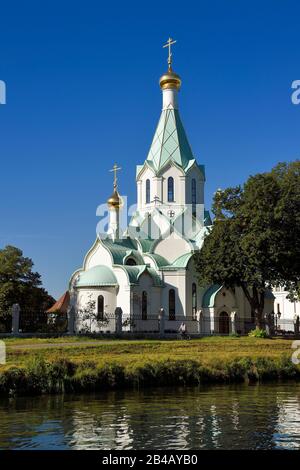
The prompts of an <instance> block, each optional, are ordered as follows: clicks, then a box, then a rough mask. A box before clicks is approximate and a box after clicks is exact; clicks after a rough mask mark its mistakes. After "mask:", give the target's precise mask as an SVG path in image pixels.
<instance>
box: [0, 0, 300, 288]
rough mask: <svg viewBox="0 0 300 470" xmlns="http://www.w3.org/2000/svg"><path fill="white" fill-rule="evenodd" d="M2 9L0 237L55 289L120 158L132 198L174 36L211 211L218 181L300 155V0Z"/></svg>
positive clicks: (89, 233)
mask: <svg viewBox="0 0 300 470" xmlns="http://www.w3.org/2000/svg"><path fill="white" fill-rule="evenodd" d="M0 18H1V20H0V21H1V27H0V80H4V81H5V82H6V85H7V104H6V105H1V106H0V160H1V178H0V181H1V183H0V198H1V199H0V200H1V202H0V221H1V222H0V247H3V246H5V245H6V244H13V245H16V246H18V247H20V248H21V249H23V251H24V254H25V255H26V256H29V257H31V258H32V259H33V260H34V262H35V269H36V270H38V271H39V272H40V273H41V274H42V278H43V281H44V285H45V287H46V288H47V289H48V290H49V292H50V293H51V294H52V295H54V296H58V295H60V294H61V293H63V292H64V290H66V288H67V284H68V279H69V277H70V275H71V274H72V272H73V271H74V270H75V269H76V268H78V267H79V266H81V264H82V260H83V257H84V254H85V253H86V251H87V249H88V248H89V247H90V246H91V244H92V243H93V241H94V239H95V230H96V224H97V221H98V219H97V217H96V207H97V206H98V204H100V203H103V202H104V201H105V200H106V199H107V197H108V195H110V193H111V187H112V179H111V174H109V173H108V169H109V168H111V166H112V164H113V162H114V161H117V162H118V163H119V164H120V165H121V166H122V168H123V171H122V174H121V175H120V176H119V183H120V190H121V192H122V193H123V194H128V197H129V201H130V202H132V203H133V202H135V198H136V195H135V166H136V164H140V163H143V161H144V159H145V158H146V155H147V152H148V149H149V146H150V143H151V139H152V136H153V133H154V130H155V127H156V124H157V121H158V118H159V114H160V109H161V93H160V89H159V86H158V79H159V77H160V75H161V74H162V73H163V72H164V71H165V70H166V50H164V49H162V44H163V43H164V42H165V41H166V39H167V38H168V37H169V36H171V37H174V38H175V39H177V41H178V42H177V44H176V46H175V48H174V69H175V70H176V72H177V73H179V74H180V76H181V77H182V81H183V85H182V89H181V92H180V112H181V117H182V120H183V123H184V126H185V129H186V132H187V135H188V137H189V140H190V143H191V146H192V149H193V152H194V154H195V156H196V157H197V159H198V162H199V163H201V164H205V166H206V175H207V182H206V201H207V204H206V205H207V207H208V208H209V207H210V204H211V199H212V195H213V193H214V191H215V190H216V189H217V188H218V187H221V188H225V187H227V186H230V185H237V184H240V183H243V182H244V181H245V180H246V179H247V177H248V176H249V175H250V174H254V173H257V172H260V171H265V170H269V169H271V168H272V167H273V166H274V165H275V164H276V163H278V162H279V161H291V160H295V159H296V158H299V156H300V151H299V146H300V132H299V124H300V106H295V105H293V104H292V103H291V93H292V90H291V83H292V81H293V80H296V79H300V48H299V44H300V37H299V36H300V4H299V2H297V1H289V0H286V1H283V0H281V1H278V0H272V1H264V0H260V1H256V0H253V1H251V2H248V1H243V0H207V1H197V2H191V1H186V2H182V1H176V0H174V1H173V2H171V3H170V2H161V1H159V2H156V1H151V2H141V1H139V2H130V1H128V2H119V1H117V0H115V1H114V2H105V3H104V2H100V1H91V0H86V1H85V2H77V1H73V2H69V1H63V0H60V1H59V2H58V1H56V0H52V1H51V2H50V1H49V2H48V1H43V2H35V1H31V0H28V1H27V2H22V1H19V2H17V1H12V2H5V3H4V2H2V4H1V6H0Z"/></svg>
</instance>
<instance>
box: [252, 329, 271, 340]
mask: <svg viewBox="0 0 300 470" xmlns="http://www.w3.org/2000/svg"><path fill="white" fill-rule="evenodd" d="M248 336H251V337H252V338H268V333H267V332H266V330H263V329H259V328H255V330H251V331H250V332H249V333H248Z"/></svg>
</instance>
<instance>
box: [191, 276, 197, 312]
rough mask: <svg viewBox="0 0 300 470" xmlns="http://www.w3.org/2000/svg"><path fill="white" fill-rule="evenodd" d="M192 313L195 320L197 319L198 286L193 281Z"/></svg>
mask: <svg viewBox="0 0 300 470" xmlns="http://www.w3.org/2000/svg"><path fill="white" fill-rule="evenodd" d="M192 315H193V320H196V319H197V286H196V284H195V283H194V282H193V284H192Z"/></svg>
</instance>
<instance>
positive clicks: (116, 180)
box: [109, 163, 122, 189]
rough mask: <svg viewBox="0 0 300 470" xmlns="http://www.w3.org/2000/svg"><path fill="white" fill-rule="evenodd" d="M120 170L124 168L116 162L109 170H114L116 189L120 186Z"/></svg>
mask: <svg viewBox="0 0 300 470" xmlns="http://www.w3.org/2000/svg"><path fill="white" fill-rule="evenodd" d="M119 170H122V168H121V167H120V166H118V165H117V164H116V163H115V164H114V166H113V167H112V169H111V170H109V171H113V172H114V189H117V187H118V178H117V171H119Z"/></svg>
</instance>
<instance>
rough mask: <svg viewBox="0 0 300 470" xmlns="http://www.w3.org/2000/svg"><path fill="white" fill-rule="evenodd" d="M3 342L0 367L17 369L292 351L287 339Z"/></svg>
mask: <svg viewBox="0 0 300 470" xmlns="http://www.w3.org/2000/svg"><path fill="white" fill-rule="evenodd" d="M5 343H6V346H7V365H6V366H2V368H7V367H8V366H11V365H15V366H21V365H22V364H24V363H25V362H26V361H28V360H29V359H31V358H32V357H36V356H39V357H43V358H44V359H45V360H48V361H51V360H56V359H57V358H59V357H65V358H68V359H70V360H72V361H75V362H82V361H84V362H85V361H95V362H97V363H99V364H103V363H110V362H117V363H119V364H124V365H128V364H134V363H137V362H138V363H145V362H149V361H150V362H153V361H160V360H167V359H172V360H178V359H179V360H180V359H192V360H195V361H199V362H201V363H207V364H209V363H211V362H212V361H213V362H214V361H215V360H222V361H223V360H226V361H229V360H233V359H235V358H242V357H251V358H253V359H256V358H259V357H261V358H266V357H267V358H273V359H277V358H280V357H281V356H286V355H291V354H292V352H293V350H292V349H291V344H292V341H291V340H282V339H260V338H248V337H242V338H232V337H217V336H215V337H206V338H202V339H195V340H190V341H182V340H179V341H178V340H168V341H167V340H108V339H91V338H87V337H85V338H82V337H81V338H79V337H64V338H55V339H54V338H53V339H52V338H47V339H35V338H26V339H21V338H20V339H19V338H13V339H6V340H5ZM61 343H63V344H61ZM74 343H76V344H74ZM0 371H1V366H0Z"/></svg>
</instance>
